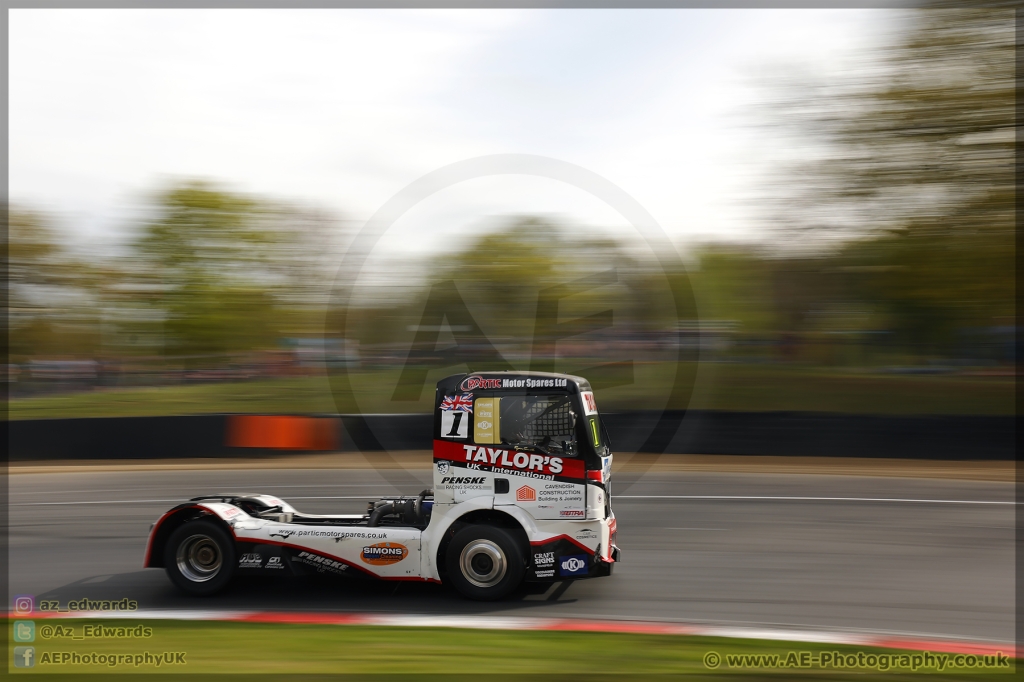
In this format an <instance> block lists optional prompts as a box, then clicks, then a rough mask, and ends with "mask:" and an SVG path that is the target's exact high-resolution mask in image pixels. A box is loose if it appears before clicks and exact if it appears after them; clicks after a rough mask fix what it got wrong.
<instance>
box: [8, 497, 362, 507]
mask: <svg viewBox="0 0 1024 682" xmlns="http://www.w3.org/2000/svg"><path fill="white" fill-rule="evenodd" d="M366 497H367V496H366V495H354V496H347V497H344V496H342V497H289V498H288V499H290V500H365V499H366ZM189 501H190V500H187V499H182V498H180V497H179V498H177V499H174V500H77V501H74V502H15V503H13V504H11V505H10V506H12V507H38V506H61V505H69V504H150V503H155V502H178V503H184V502H189ZM200 501H201V500H200Z"/></svg>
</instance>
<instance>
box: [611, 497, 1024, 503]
mask: <svg viewBox="0 0 1024 682" xmlns="http://www.w3.org/2000/svg"><path fill="white" fill-rule="evenodd" d="M615 500H797V501H810V502H908V503H921V504H1011V505H1012V504H1017V503H1016V502H1002V501H994V500H917V499H910V498H900V497H795V496H793V497H790V496H783V495H612V501H613V502H614V501H615Z"/></svg>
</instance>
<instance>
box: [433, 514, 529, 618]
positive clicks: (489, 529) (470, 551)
mask: <svg viewBox="0 0 1024 682" xmlns="http://www.w3.org/2000/svg"><path fill="white" fill-rule="evenodd" d="M445 567H446V568H447V570H448V576H449V578H450V580H451V582H452V584H453V585H454V586H455V589H457V590H458V591H459V592H460V593H461V594H462V596H464V597H468V598H469V599H476V600H479V601H493V600H495V599H501V598H502V597H504V596H506V595H507V594H508V593H509V592H511V591H512V590H514V589H515V588H516V587H518V586H519V583H521V582H522V581H523V576H524V575H525V573H526V562H525V561H524V559H523V552H522V550H521V549H520V548H519V544H518V543H517V542H516V541H515V539H514V538H513V537H512V535H511V534H510V533H508V532H507V531H505V530H503V529H501V528H496V527H494V526H482V525H479V526H477V525H474V526H467V527H465V528H463V529H462V530H460V531H459V532H458V533H456V534H455V537H453V538H452V541H451V544H450V545H448V551H447V553H446V555H445Z"/></svg>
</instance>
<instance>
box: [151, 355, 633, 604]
mask: <svg viewBox="0 0 1024 682" xmlns="http://www.w3.org/2000/svg"><path fill="white" fill-rule="evenodd" d="M433 417H434V418H433V467H432V468H433V484H434V485H433V489H432V490H424V491H422V492H420V493H419V494H418V495H411V496H402V497H389V498H381V499H378V500H376V501H372V502H370V503H368V506H367V511H366V513H365V514H350V515H312V514H303V513H301V512H299V511H298V510H296V509H295V508H293V507H292V506H291V505H289V504H287V503H286V502H284V501H282V500H280V499H278V498H277V497H274V496H271V495H259V494H252V493H220V494H216V495H207V496H201V497H196V498H193V499H192V500H189V501H188V502H187V503H184V504H182V505H178V506H177V507H175V508H174V509H172V510H170V511H169V512H167V513H166V514H164V515H163V516H162V517H161V518H160V519H159V520H158V521H157V522H156V523H155V524H154V526H153V528H152V529H151V533H150V539H149V545H148V547H147V552H146V559H145V562H144V563H145V565H146V566H153V567H163V568H165V569H166V570H167V573H168V575H169V577H170V578H171V580H172V582H174V583H175V584H176V585H177V586H178V587H180V588H181V589H183V590H184V591H186V592H188V593H189V594H200V595H201V594H212V593H213V592H216V591H218V590H219V589H221V588H222V587H223V586H224V585H226V583H227V581H228V580H230V578H231V576H232V575H233V574H235V572H236V571H237V572H239V573H249V574H255V573H263V574H273V575H292V574H304V573H329V574H333V575H338V576H342V577H360V578H373V579H381V580H424V581H430V582H447V583H450V584H451V585H452V586H454V587H455V588H456V589H457V590H458V591H459V592H460V593H461V594H462V595H464V596H466V597H468V598H471V599H478V600H494V599H500V598H502V597H504V596H506V595H508V594H509V593H510V592H511V591H513V590H514V589H516V587H518V586H519V585H520V584H521V583H522V582H523V581H529V582H555V581H562V580H577V579H583V578H594V577H600V576H606V575H610V574H611V571H612V566H613V564H614V563H615V562H616V561H618V560H619V556H620V553H619V549H618V547H617V546H616V544H615V534H616V523H615V516H614V514H613V513H612V508H611V487H610V486H611V483H610V478H611V466H612V452H611V448H610V444H609V442H608V437H607V432H606V430H605V427H604V425H603V424H602V422H601V417H600V414H599V412H598V409H597V402H596V400H595V398H594V392H593V390H592V388H591V387H590V384H589V383H588V382H587V381H586V379H583V378H582V377H577V376H570V375H564V374H549V373H541V372H484V373H472V374H458V375H452V376H449V377H446V378H445V379H442V380H441V381H439V382H438V384H437V389H436V391H435V399H434V414H433Z"/></svg>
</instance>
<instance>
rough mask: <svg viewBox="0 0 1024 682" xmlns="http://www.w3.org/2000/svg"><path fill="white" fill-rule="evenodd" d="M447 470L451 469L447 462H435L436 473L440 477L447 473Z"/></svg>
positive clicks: (443, 460) (444, 460)
mask: <svg viewBox="0 0 1024 682" xmlns="http://www.w3.org/2000/svg"><path fill="white" fill-rule="evenodd" d="M449 468H451V463H450V462H448V460H446V459H442V460H440V461H439V462H437V473H439V474H441V475H442V476H444V475H445V474H447V473H448V469H449Z"/></svg>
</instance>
